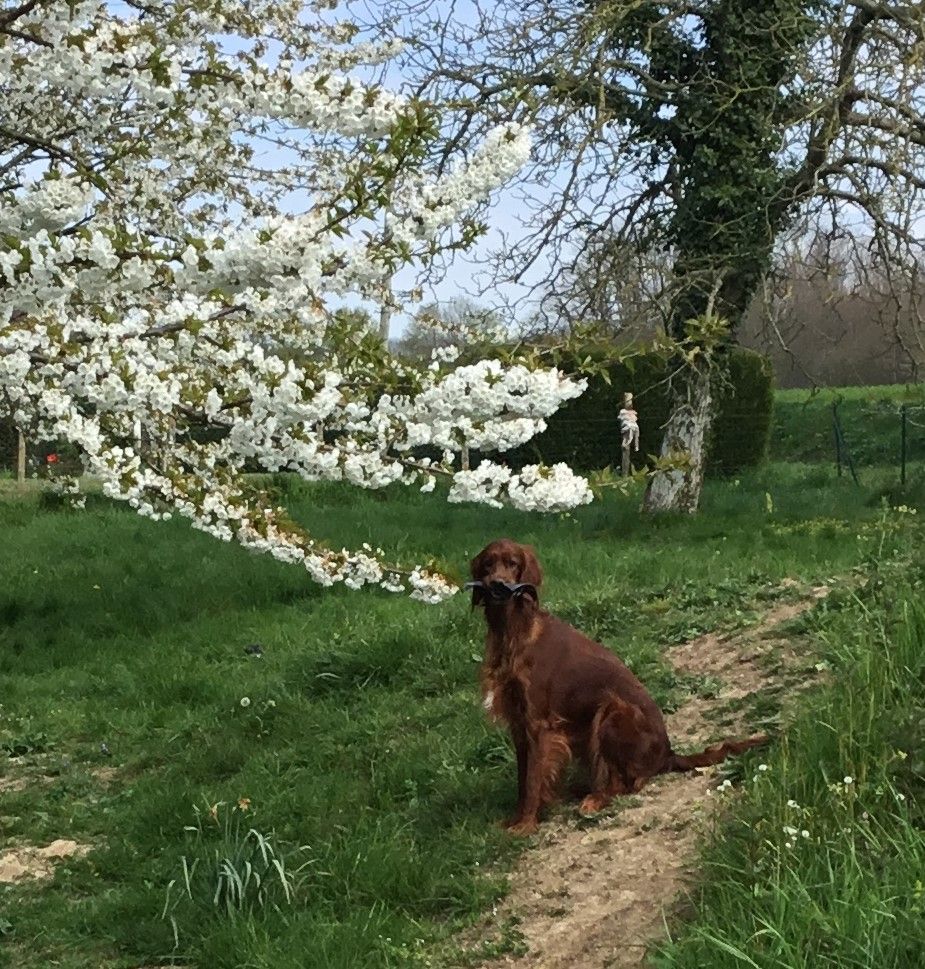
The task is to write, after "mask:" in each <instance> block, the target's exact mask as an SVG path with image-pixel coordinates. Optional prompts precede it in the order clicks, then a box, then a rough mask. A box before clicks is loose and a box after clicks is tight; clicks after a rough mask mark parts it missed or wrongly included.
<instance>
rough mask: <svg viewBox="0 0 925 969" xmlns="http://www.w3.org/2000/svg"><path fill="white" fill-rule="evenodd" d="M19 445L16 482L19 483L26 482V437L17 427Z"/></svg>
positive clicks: (17, 449)
mask: <svg viewBox="0 0 925 969" xmlns="http://www.w3.org/2000/svg"><path fill="white" fill-rule="evenodd" d="M16 435H17V441H18V443H17V447H16V482H17V484H25V483H26V438H25V437H24V435H23V432H22V431H20V430H19V429H17V431H16Z"/></svg>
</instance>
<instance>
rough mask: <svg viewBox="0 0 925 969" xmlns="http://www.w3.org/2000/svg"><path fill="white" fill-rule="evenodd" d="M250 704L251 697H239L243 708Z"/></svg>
mask: <svg viewBox="0 0 925 969" xmlns="http://www.w3.org/2000/svg"><path fill="white" fill-rule="evenodd" d="M250 705H251V698H250V697H249V696H242V697H241V706H242V707H244V708H245V709H246V708H247V707H249V706H250Z"/></svg>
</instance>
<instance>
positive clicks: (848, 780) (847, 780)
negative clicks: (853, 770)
mask: <svg viewBox="0 0 925 969" xmlns="http://www.w3.org/2000/svg"><path fill="white" fill-rule="evenodd" d="M842 783H843V784H844V785H845V787H851V785H852V784H853V783H854V778H853V777H851V776H849V775H847V774H846V775H845V778H844V780H843V782H842Z"/></svg>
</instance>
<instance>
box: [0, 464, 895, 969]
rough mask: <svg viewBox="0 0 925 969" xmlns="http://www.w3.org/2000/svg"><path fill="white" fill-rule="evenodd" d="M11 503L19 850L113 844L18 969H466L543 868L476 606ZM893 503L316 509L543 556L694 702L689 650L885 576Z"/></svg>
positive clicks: (7, 669)
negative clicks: (515, 776)
mask: <svg viewBox="0 0 925 969" xmlns="http://www.w3.org/2000/svg"><path fill="white" fill-rule="evenodd" d="M0 486H2V488H3V491H2V492H0V529H2V532H0V534H2V536H3V542H2V545H0V575H2V577H3V582H2V583H0V683H2V685H3V686H2V694H0V704H2V706H0V747H2V748H3V749H4V750H5V751H6V752H7V756H6V757H5V758H4V759H3V760H0V777H2V776H3V775H4V774H6V775H12V776H25V777H27V778H29V779H31V783H30V784H29V785H28V786H26V787H25V788H24V789H23V790H20V791H12V792H9V791H7V792H5V793H3V795H2V802H0V839H2V841H3V842H16V841H29V842H32V843H45V842H47V841H49V840H51V839H53V838H58V837H69V838H74V839H76V840H78V841H81V842H86V843H89V844H92V845H93V851H92V852H91V853H90V854H89V855H88V856H87V857H86V858H85V859H82V860H79V861H73V862H70V863H68V864H65V865H62V866H61V867H60V868H59V869H58V871H57V873H56V876H55V879H54V881H53V882H52V883H50V884H49V883H44V884H23V883H21V884H17V885H15V886H12V887H3V886H0V965H4V964H5V965H6V966H9V967H13V966H15V967H16V969H39V967H42V969H44V967H48V966H58V967H62V969H90V967H93V969H128V967H137V966H140V965H151V964H155V963H160V964H171V963H174V964H177V965H189V964H191V965H195V966H198V967H201V969H206V967H207V969H232V967H245V966H246V967H249V969H251V967H258V969H263V967H266V969H270V967H273V969H313V967H319V969H321V967H325V969H341V967H343V969H346V967H356V966H363V967H371V969H379V967H383V969H385V967H405V966H425V965H434V964H444V962H445V961H447V960H448V959H449V957H446V958H445V959H444V958H443V957H441V958H440V959H438V958H437V956H435V955H434V953H436V952H438V951H443V952H445V951H446V946H447V945H448V944H449V941H448V940H451V939H452V936H453V933H454V932H455V931H456V930H458V929H459V928H460V927H461V926H463V925H465V924H467V923H469V922H471V921H473V920H474V919H476V918H477V917H478V916H479V915H480V914H482V913H483V912H484V911H485V910H486V909H487V908H488V907H489V906H490V904H491V902H492V901H493V900H494V899H496V898H498V897H499V896H500V895H501V894H502V892H503V888H504V871H505V870H506V866H507V864H508V862H509V860H510V859H511V858H512V856H513V852H514V850H515V848H516V846H515V845H512V843H511V841H510V840H509V839H507V838H506V837H505V836H504V835H503V834H502V833H501V832H500V831H499V830H498V829H497V828H496V827H495V826H494V823H493V822H494V821H495V820H496V819H498V818H500V817H502V816H503V815H504V814H505V813H506V812H508V811H509V809H510V807H511V804H512V795H513V793H514V792H513V785H512V766H511V754H510V751H509V748H508V745H507V743H506V741H505V739H504V738H503V737H502V736H501V735H500V734H499V733H498V732H497V731H495V730H494V729H492V728H491V727H489V726H488V725H487V724H486V722H485V720H484V718H483V716H482V714H481V711H480V705H479V698H478V696H477V687H476V676H477V665H478V660H479V658H480V653H481V648H482V634H483V631H482V626H481V622H480V617H479V616H478V615H473V614H472V613H471V612H470V610H469V608H468V606H467V604H466V602H465V601H464V599H463V598H462V597H461V596H460V597H456V598H455V599H453V600H451V601H449V602H448V603H445V604H444V605H442V606H439V607H427V606H422V605H418V604H415V603H413V602H410V601H409V600H407V599H403V598H396V597H393V596H389V595H388V594H385V593H377V592H369V591H367V592H361V593H352V592H349V591H347V590H343V589H334V590H329V591H327V590H322V589H320V588H318V587H316V586H313V585H311V583H310V582H309V581H308V580H307V578H306V577H305V576H304V575H303V574H301V573H300V572H299V571H298V570H296V569H294V568H292V567H288V566H284V565H281V564H279V563H275V562H273V561H272V560H269V559H266V558H256V557H252V556H250V555H248V554H246V553H245V552H243V551H242V550H241V549H239V548H236V547H232V546H228V545H223V544H221V543H217V542H215V541H214V540H213V539H210V538H208V537H205V536H202V535H200V534H197V533H195V532H192V531H190V530H189V529H188V528H186V527H185V526H184V525H183V524H182V523H180V522H170V523H166V524H154V523H151V522H148V521H145V520H142V519H139V518H137V517H135V516H133V515H131V514H130V513H128V512H127V511H125V510H123V509H121V508H114V507H113V506H111V505H110V504H109V503H107V502H106V501H104V500H103V499H102V498H100V497H99V496H94V495H91V496H90V499H89V501H88V509H87V511H86V512H84V513H82V514H75V513H70V512H66V511H56V512H52V511H49V510H42V509H40V507H39V503H38V500H37V498H36V493H35V492H34V490H31V489H27V490H26V491H20V490H18V489H16V488H15V486H13V485H11V484H9V483H5V482H4V483H0ZM890 487H892V485H891V483H890V481H889V480H888V479H887V478H884V479H883V482H881V483H880V484H878V486H877V487H871V488H867V487H865V488H862V489H857V488H854V487H853V486H851V485H849V484H847V483H846V482H845V481H839V480H837V479H836V478H835V477H834V473H833V472H832V471H831V469H828V468H825V467H818V466H817V467H799V466H796V467H784V466H780V467H770V468H768V469H765V470H763V471H761V472H760V473H756V474H754V475H751V476H744V477H742V478H741V479H740V480H738V481H736V482H732V481H730V482H715V483H710V484H709V485H708V489H707V493H706V496H705V502H704V511H703V514H702V515H700V516H699V517H697V518H694V519H690V520H679V519H671V518H666V519H660V520H655V521H646V520H642V519H640V517H639V515H638V513H637V511H636V508H637V505H638V496H636V497H633V498H619V497H611V498H610V499H608V500H607V501H605V502H602V503H599V504H595V505H592V506H590V507H588V508H586V509H582V510H581V511H580V512H579V513H577V514H576V515H575V516H573V517H562V518H553V519H548V518H540V517H536V516H528V515H522V514H518V513H516V512H513V511H494V510H491V509H482V508H468V507H462V508H461V507H456V506H449V505H447V504H445V503H443V502H441V501H440V499H439V497H437V496H422V495H418V494H410V495H409V494H402V493H400V492H396V491H389V492H387V493H384V494H362V493H357V492H356V491H353V490H348V489H341V488H334V487H317V488H302V487H300V488H294V489H291V493H290V499H291V501H292V508H293V511H294V512H295V514H296V516H297V517H298V518H299V519H300V520H302V521H304V522H305V523H306V524H307V525H309V526H310V527H311V528H313V529H314V530H315V531H316V533H317V534H319V535H320V536H328V535H329V536H331V537H332V539H333V540H336V541H340V542H343V543H345V544H347V545H356V544H359V543H360V542H363V541H367V540H370V541H373V542H376V543H378V544H381V545H382V546H383V547H385V548H388V549H389V550H395V551H396V552H397V554H399V555H401V556H403V557H405V558H406V559H408V560H413V559H415V558H417V557H420V556H429V555H431V554H434V553H437V554H438V556H439V557H440V558H441V559H442V560H443V561H445V562H447V563H449V564H450V565H452V566H453V567H454V568H455V569H456V570H457V572H458V574H459V575H460V576H461V575H462V574H464V571H465V567H466V563H467V561H468V559H469V558H470V557H471V556H472V555H473V554H474V553H475V552H477V551H478V549H479V548H480V547H481V546H482V545H483V544H484V543H485V542H486V541H488V540H490V539H492V538H495V537H498V536H500V535H504V534H507V535H511V536H513V537H516V538H518V539H520V540H522V541H527V542H533V543H535V544H536V545H537V546H538V547H539V549H540V551H541V554H542V559H543V563H544V566H545V568H546V571H547V582H546V584H545V586H544V591H545V593H546V600H547V603H548V604H549V605H550V606H551V607H552V608H554V609H555V610H556V611H557V612H558V613H559V614H561V615H563V616H564V617H566V618H568V619H570V620H571V621H574V622H576V623H578V624H580V625H581V626H582V628H583V629H585V630H586V631H587V632H589V633H591V634H592V635H595V636H597V637H599V638H600V639H602V641H604V642H605V643H607V644H608V645H611V646H612V647H614V648H615V649H618V650H619V651H620V653H621V655H623V656H624V658H626V659H627V661H628V662H629V663H630V664H631V665H632V666H633V667H634V668H635V669H636V670H637V672H638V673H639V674H640V675H641V676H642V678H643V679H644V680H645V681H646V682H647V683H648V684H649V685H650V687H651V689H652V691H653V693H654V694H655V696H656V699H657V700H658V701H659V702H661V703H663V704H664V705H665V706H667V707H669V708H670V707H671V706H673V705H676V704H677V703H678V702H680V700H681V699H683V697H684V696H685V695H686V694H687V693H688V692H690V691H696V690H697V689H698V688H699V685H698V684H696V683H688V682H684V681H679V680H678V679H677V677H675V676H674V675H673V674H672V673H671V672H670V671H669V669H668V667H667V665H666V664H665V663H664V662H663V657H662V654H663V650H664V649H665V647H666V645H668V644H670V643H672V642H678V641H681V640H683V639H685V638H687V637H690V636H693V635H696V634H697V633H698V632H700V631H703V630H705V629H708V628H717V627H733V626H736V625H739V624H741V623H743V622H746V621H747V620H748V619H749V617H750V616H752V615H754V613H755V611H756V610H757V609H760V608H762V606H763V603H765V602H766V601H768V600H769V599H771V598H773V597H774V596H775V595H777V594H779V593H778V592H776V591H775V590H776V586H777V584H778V583H779V581H780V580H781V579H783V578H784V577H795V578H797V579H800V580H803V581H805V582H811V581H816V580H819V579H827V578H830V577H833V576H845V575H849V574H850V573H851V572H852V570H855V569H861V570H864V569H867V568H869V562H870V561H871V557H872V556H875V555H876V553H877V552H878V549H879V545H880V542H881V531H880V530H879V526H878V524H877V522H878V520H879V518H880V516H881V512H880V499H881V492H885V491H888V490H889V488H890ZM894 540H895V542H896V544H897V546H901V545H903V543H905V542H907V541H908V539H907V538H906V537H905V536H904V535H903V534H902V533H898V534H897V535H896V536H891V537H890V547H892V543H893V542H894ZM880 551H881V552H882V549H881V550H880ZM252 642H259V643H260V644H261V645H262V647H263V649H264V656H263V658H261V659H257V658H253V657H250V656H247V655H246V654H245V652H244V647H245V646H246V645H247V644H249V643H252ZM244 698H246V699H247V701H249V702H247V703H246V704H244V705H242V699H244ZM101 744H105V745H106V750H108V752H109V753H108V755H106V754H105V753H104V752H103V751H102V749H101ZM791 746H792V745H791ZM9 754H13V755H15V756H9ZM104 767H105V768H113V769H115V776H114V777H113V778H112V779H111V780H110V781H109V782H108V783H104V782H103V780H102V779H101V778H100V776H99V775H98V773H97V771H98V770H99V769H100V768H104ZM852 768H853V769H854V770H856V771H857V772H858V774H859V775H860V773H861V771H860V769H859V768H858V767H854V766H853V765H852ZM846 769H847V768H846ZM43 777H44V780H41V782H40V781H39V779H40V778H43ZM242 798H246V799H249V802H250V804H249V805H248V806H247V809H246V810H243V809H242V808H240V807H238V804H239V800H240V799H242ZM215 805H219V806H218V807H215V808H214V810H212V809H213V806H215ZM276 862H278V864H275V863H276ZM512 944H513V942H512Z"/></svg>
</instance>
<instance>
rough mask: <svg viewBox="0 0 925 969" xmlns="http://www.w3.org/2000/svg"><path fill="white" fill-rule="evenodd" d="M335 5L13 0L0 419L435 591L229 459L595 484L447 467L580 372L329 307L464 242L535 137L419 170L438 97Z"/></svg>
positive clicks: (133, 488) (337, 471) (172, 491)
mask: <svg viewBox="0 0 925 969" xmlns="http://www.w3.org/2000/svg"><path fill="white" fill-rule="evenodd" d="M330 7H331V4H330V3H328V2H327V0H322V2H319V3H318V4H315V5H313V6H309V5H305V4H302V3H299V2H294V0H265V2H261V3H256V4H255V3H251V2H249V0H143V2H141V0H139V2H135V0H128V2H127V3H125V4H111V3H108V2H105V0H96V2H93V0H23V2H19V3H16V2H12V3H11V2H8V0H4V2H3V3H2V5H0V102H2V105H3V107H2V115H0V418H3V417H6V416H11V417H12V419H13V420H14V422H15V424H16V425H17V426H18V427H19V428H20V429H22V430H23V431H26V432H27V433H28V435H29V437H30V438H32V439H33V440H35V439H40V438H46V439H59V438H65V439H67V440H69V441H71V442H73V443H74V444H76V445H77V446H78V447H79V448H80V451H81V453H82V455H83V459H84V462H85V464H86V468H87V470H88V471H89V472H91V473H92V474H94V475H96V476H97V477H98V478H99V479H101V481H102V483H103V487H104V490H105V492H106V493H107V494H108V495H111V496H112V497H115V498H119V499H122V500H125V501H127V502H128V503H129V504H130V505H132V506H133V507H134V508H136V509H137V510H138V511H139V513H141V514H144V515H148V516H150V517H153V518H163V517H168V516H169V515H171V514H174V513H177V514H180V515H183V516H185V517H187V518H188V519H190V521H191V522H192V523H193V525H194V526H195V527H197V528H200V529H202V530H204V531H206V532H208V533H210V534H212V535H214V536H216V537H217V538H220V539H223V540H226V541H227V540H236V541H239V542H241V543H242V544H244V545H245V546H247V547H249V548H251V549H254V550H257V551H264V552H268V553H270V554H272V555H274V556H276V557H277V558H279V559H282V560H284V561H289V562H293V563H296V564H298V565H299V566H301V567H303V568H305V570H306V571H307V572H308V574H309V575H310V576H311V577H312V578H313V579H315V580H316V581H318V582H321V583H323V584H326V585H327V584H331V583H333V582H336V581H342V582H345V583H346V584H347V585H350V586H354V587H356V586H360V585H363V584H364V583H378V584H381V585H382V586H384V587H385V588H388V589H393V590H398V589H402V588H406V589H408V590H409V591H411V592H412V594H413V595H416V596H417V597H419V598H422V599H428V600H436V599H439V598H441V597H442V596H444V595H446V594H448V593H450V592H451V591H452V587H451V585H450V584H449V583H448V582H447V581H445V580H444V579H443V578H442V577H441V576H440V575H439V574H437V573H436V572H435V571H434V570H433V569H428V568H427V567H423V568H421V567H418V568H408V569H405V570H403V569H402V568H400V567H399V566H398V565H396V564H393V563H390V562H389V561H388V560H387V559H386V557H385V553H383V552H381V550H376V549H373V548H369V547H367V548H365V549H361V550H356V551H348V550H346V549H340V548H339V547H338V546H337V545H328V544H326V543H325V542H324V541H322V540H321V538H320V536H312V535H308V534H307V533H306V532H305V531H304V530H302V529H299V528H298V527H297V526H296V525H295V524H294V523H293V522H291V521H289V520H288V519H287V517H286V515H285V513H284V512H283V510H282V509H280V508H278V507H277V506H276V503H275V502H274V501H273V500H272V498H271V496H269V495H267V494H264V493H262V492H261V491H259V489H257V488H255V487H253V486H252V485H251V483H250V481H249V479H248V478H247V477H246V476H245V474H244V472H245V471H246V470H248V469H255V468H256V469H262V470H265V471H277V470H280V469H285V470H288V471H291V472H295V473H297V474H299V475H301V476H302V477H304V478H305V479H307V480H318V479H327V480H344V481H348V482H350V483H352V484H354V485H357V486H361V487H365V488H379V487H383V486H385V485H388V484H390V483H393V482H402V483H404V484H409V485H413V484H416V485H418V486H420V487H422V488H423V490H429V489H430V488H432V487H433V486H434V479H435V476H436V475H444V476H446V477H447V478H448V479H449V481H450V490H449V498H450V500H451V501H464V500H475V501H486V502H488V503H490V504H498V503H500V502H501V501H510V502H512V503H514V504H515V505H516V506H518V507H521V508H525V509H547V510H548V509H555V508H568V507H572V506H574V505H575V504H579V503H581V502H583V501H586V500H589V498H590V492H589V490H588V486H587V483H586V482H584V481H583V479H580V478H576V477H575V476H574V475H572V473H571V472H570V471H569V470H568V469H567V468H565V467H559V468H556V469H548V470H547V469H542V468H532V469H525V470H524V471H523V472H521V473H520V474H517V475H514V474H512V473H511V472H510V470H509V469H507V468H506V467H504V466H503V465H500V464H492V463H491V462H485V463H483V464H482V465H481V466H480V467H479V468H478V469H477V470H476V471H468V470H458V469H457V466H456V464H455V463H454V462H455V460H456V458H457V456H458V455H459V454H460V453H461V452H462V451H463V450H464V449H465V448H466V447H467V446H472V447H478V448H481V449H487V450H489V451H490V450H492V449H493V448H501V449H504V448H507V447H511V446H514V445H516V444H518V443H521V442H522V441H524V440H526V439H528V438H529V437H531V436H532V435H533V434H535V433H537V432H538V431H539V430H542V428H543V427H544V426H545V425H544V418H545V417H546V416H548V415H549V414H550V413H552V412H553V411H554V410H555V409H556V408H557V407H558V405H559V404H560V403H561V402H562V401H563V400H565V399H568V398H569V397H572V396H575V395H576V394H577V393H579V392H580V390H581V386H580V383H579V382H575V381H573V380H570V379H568V378H566V377H564V376H563V375H561V374H560V373H558V372H557V371H556V370H555V369H550V368H544V367H542V366H537V365H529V364H528V365H513V366H502V365H501V364H500V363H498V362H497V361H484V362H482V363H477V364H473V365H469V366H466V367H456V366H455V365H454V362H453V358H454V354H453V353H452V352H450V351H443V352H442V353H441V354H440V355H439V356H438V357H437V358H436V359H434V360H433V361H432V362H429V363H425V364H424V365H418V364H414V363H413V362H409V361H405V362H401V361H398V360H395V359H393V358H391V357H390V356H389V354H388V352H387V349H386V348H384V347H383V346H382V343H381V341H380V340H378V338H377V337H376V336H375V335H373V334H370V333H369V328H368V325H367V324H366V323H365V321H364V318H363V317H362V315H359V316H358V315H357V314H355V313H354V314H351V313H344V312H341V313H337V312H336V310H337V308H338V307H339V306H343V305H344V303H345V302H346V303H348V304H349V305H354V304H356V303H357V302H359V304H362V303H363V302H364V301H365V302H366V303H367V304H368V303H369V302H370V301H373V302H374V301H375V299H376V298H377V297H378V296H379V294H380V293H381V290H382V280H383V278H387V277H388V276H390V275H391V273H392V272H393V271H394V270H395V268H396V267H398V266H400V265H408V264H412V265H417V266H420V265H425V264H426V263H427V262H428V260H430V259H432V258H433V257H434V256H435V255H436V254H438V253H439V252H441V251H444V250H446V249H448V248H452V247H454V246H456V245H459V244H465V243H466V242H468V241H469V240H470V239H471V238H472V237H473V236H474V235H475V234H476V233H477V232H478V231H479V226H478V224H477V223H476V222H474V221H473V219H472V218H471V217H470V216H469V215H468V214H467V213H469V212H470V210H471V209H472V206H473V205H474V204H475V203H476V202H478V201H480V200H484V199H485V198H486V197H487V196H488V195H489V193H490V192H491V191H492V189H493V188H495V187H496V186H497V185H498V184H500V183H501V182H502V181H503V180H504V179H505V178H507V177H509V176H510V175H512V174H513V173H514V172H516V171H517V169H518V168H519V167H520V166H521V164H522V163H523V162H524V160H525V159H526V157H527V153H528V152H529V139H528V136H527V134H526V133H525V132H524V130H523V129H522V128H521V127H520V126H519V125H517V124H507V123H504V124H501V125H499V126H494V127H493V128H492V129H491V130H490V131H486V132H485V133H484V138H483V139H482V141H481V147H480V148H479V149H478V150H477V151H476V152H475V153H474V154H473V155H472V156H471V157H470V158H469V160H468V162H467V163H466V164H464V165H459V166H456V167H454V168H453V169H452V170H451V171H439V170H433V169H432V168H431V167H430V166H429V165H428V164H427V159H428V158H429V157H430V156H432V155H433V150H432V143H433V141H434V138H435V136H436V133H437V130H438V125H437V122H438V119H437V118H436V117H435V115H434V114H433V112H432V110H431V109H430V108H429V107H428V106H427V105H426V104H425V103H424V102H422V101H421V100H420V99H416V98H406V97H402V96H399V95H396V94H393V93H391V92H390V91H389V90H388V89H387V88H385V87H383V86H382V85H380V84H375V83H371V79H372V77H373V71H374V69H375V65H377V64H378V63H380V62H382V61H383V60H384V59H387V58H388V57H389V56H390V55H391V54H393V53H394V46H393V45H390V44H388V43H380V44H363V43H358V42H356V41H355V39H354V38H355V33H356V31H355V29H354V28H353V27H352V25H351V24H349V23H346V22H336V21H335V20H334V19H333V16H332V15H331V14H330V12H329V10H328V9H327V8H330ZM386 224H387V228H386ZM454 226H455V231H454V229H453V227H454ZM139 442H141V445H142V446H139ZM422 446H427V447H428V448H429V449H430V451H431V453H433V451H434V450H436V451H437V453H441V452H442V454H443V459H442V460H436V461H433V460H430V459H427V458H422V457H420V456H419V455H420V453H421V452H420V450H419V448H420V447H422Z"/></svg>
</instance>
